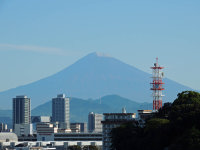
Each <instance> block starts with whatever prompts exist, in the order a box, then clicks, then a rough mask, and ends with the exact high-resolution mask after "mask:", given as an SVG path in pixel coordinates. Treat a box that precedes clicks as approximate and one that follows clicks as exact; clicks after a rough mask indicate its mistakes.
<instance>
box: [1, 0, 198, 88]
mask: <svg viewBox="0 0 200 150" xmlns="http://www.w3.org/2000/svg"><path fill="white" fill-rule="evenodd" d="M199 4H200V2H199V1H197V0H194V1H186V0H185V1H180V0H178V1H176V2H174V1H172V0H171V1H166V2H160V1H156V0H154V1H151V2H149V1H142V2H137V1H126V2H124V1H105V0H103V1H91V0H85V1H82V2H69V1H59V2H54V1H47V0H44V1H39V0H36V1H30V2H26V1H25V0H19V1H17V2H14V1H10V0H2V1H1V2H0V24H1V28H0V33H1V36H0V58H1V59H0V68H1V78H0V82H1V85H0V91H4V90H7V89H10V88H15V87H18V86H20V85H25V84H28V83H31V82H34V81H37V80H40V79H42V78H45V77H47V76H50V75H52V74H55V73H57V72H58V71H60V70H62V69H64V68H66V67H68V66H69V65H71V64H73V63H74V62H76V61H77V60H78V59H79V58H81V57H83V56H85V55H87V54H89V53H91V52H94V51H97V52H103V53H106V54H109V55H110V56H112V57H115V58H117V59H120V60H121V61H123V62H125V63H127V64H130V65H132V66H135V67H137V68H138V69H141V70H143V71H145V72H148V73H151V69H150V67H151V65H152V64H153V62H154V61H155V58H156V57H158V58H159V63H160V64H161V65H162V66H164V67H165V76H166V77H167V78H170V79H172V80H174V81H176V82H179V83H181V84H183V85H186V86H189V87H191V88H193V89H196V90H199V89H200V86H199V83H200V79H199V77H198V74H199V73H200V72H199V71H198V69H197V68H198V64H199V63H200V60H199V59H198V56H199V48H200V45H199V43H198V41H199V39H200V36H199V35H200V34H199V33H200V30H199V25H200V19H199V17H198V16H199V14H200V10H199V8H198V6H199ZM52 60H53V61H52ZM13 74H15V76H13Z"/></svg>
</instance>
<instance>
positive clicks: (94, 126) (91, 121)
mask: <svg viewBox="0 0 200 150" xmlns="http://www.w3.org/2000/svg"><path fill="white" fill-rule="evenodd" d="M102 120H103V115H102V114H97V113H93V112H90V113H89V115H88V132H102V123H101V121H102Z"/></svg>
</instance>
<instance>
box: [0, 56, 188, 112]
mask: <svg viewBox="0 0 200 150" xmlns="http://www.w3.org/2000/svg"><path fill="white" fill-rule="evenodd" d="M66 59H67V58H66ZM151 65H153V64H149V66H151ZM150 76H151V75H150V74H148V73H146V72H143V71H141V70H139V69H137V68H135V67H133V66H130V65H128V64H125V63H123V62H121V61H119V60H117V59H115V58H112V57H107V56H104V55H99V54H98V53H92V54H89V55H87V56H85V57H83V58H82V59H80V60H78V61H77V62H76V63H74V64H73V65H71V66H69V67H67V68H66V69H64V70H62V71H60V72H58V73H56V74H54V75H52V76H50V77H47V78H44V79H42V80H39V81H36V82H33V83H31V84H27V85H24V86H20V87H17V88H14V89H10V90H7V91H4V92H1V93H0V103H1V105H0V109H11V106H12V104H11V102H12V98H13V97H15V96H16V95H22V94H25V95H27V96H28V97H30V98H31V103H32V108H35V107H36V106H38V105H40V104H43V103H46V102H48V101H49V100H51V99H52V98H53V97H56V95H57V94H59V93H65V94H67V95H68V96H73V97H80V98H84V99H87V98H93V99H95V98H98V97H100V96H103V95H111V94H117V95H121V96H122V97H127V98H128V99H131V100H133V101H136V102H139V103H142V102H152V98H151V91H150V90H149V89H150V84H149V83H150V81H151V78H150ZM164 82H165V83H166V84H165V88H166V90H165V91H164V94H165V95H166V97H165V98H164V100H165V101H173V100H174V99H175V97H176V95H177V93H179V92H181V91H183V90H191V89H190V88H188V87H186V86H183V85H181V84H179V83H177V82H174V81H172V80H169V79H164Z"/></svg>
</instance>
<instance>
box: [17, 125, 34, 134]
mask: <svg viewBox="0 0 200 150" xmlns="http://www.w3.org/2000/svg"><path fill="white" fill-rule="evenodd" d="M15 133H16V134H17V136H21V135H25V136H28V135H32V134H33V125H32V124H15Z"/></svg>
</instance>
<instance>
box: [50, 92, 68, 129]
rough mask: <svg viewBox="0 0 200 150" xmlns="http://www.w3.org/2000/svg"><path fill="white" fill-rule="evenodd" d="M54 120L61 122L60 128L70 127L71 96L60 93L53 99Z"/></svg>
mask: <svg viewBox="0 0 200 150" xmlns="http://www.w3.org/2000/svg"><path fill="white" fill-rule="evenodd" d="M52 121H53V122H59V128H61V129H69V128H70V122H69V98H67V97H65V94H59V95H57V97H56V98H53V99H52Z"/></svg>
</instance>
